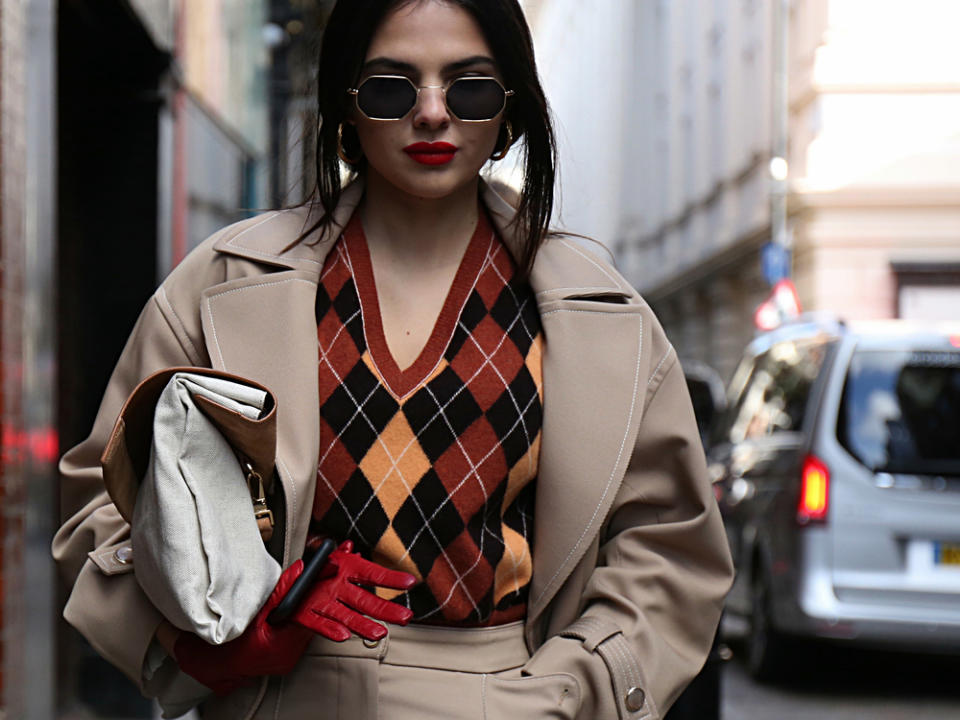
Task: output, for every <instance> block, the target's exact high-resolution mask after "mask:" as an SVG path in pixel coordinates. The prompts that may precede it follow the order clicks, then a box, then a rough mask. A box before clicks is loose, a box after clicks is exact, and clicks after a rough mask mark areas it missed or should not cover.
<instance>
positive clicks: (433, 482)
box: [393, 468, 463, 576]
mask: <svg viewBox="0 0 960 720" xmlns="http://www.w3.org/2000/svg"><path fill="white" fill-rule="evenodd" d="M437 508H439V509H437ZM431 515H433V517H432V518H431V517H430V516H431ZM393 529H394V531H395V532H396V533H397V536H398V537H399V538H400V540H401V542H403V544H404V546H405V547H406V548H407V549H408V550H409V552H410V557H411V559H412V560H413V561H414V562H415V563H416V565H417V568H418V569H419V570H420V572H421V573H422V574H423V575H424V576H426V575H427V573H428V572H430V568H431V567H433V562H434V560H436V559H437V557H438V556H439V555H441V554H442V552H443V549H444V548H445V547H446V546H447V545H449V544H450V543H451V542H453V541H454V540H455V539H456V537H457V535H459V534H460V532H461V531H462V530H463V519H462V518H461V517H460V513H458V512H457V509H456V507H454V505H453V503H452V502H450V500H449V496H448V495H447V489H446V488H445V487H444V486H443V482H441V480H440V478H439V477H437V474H436V473H435V472H434V471H433V469H432V468H431V469H430V470H428V471H427V472H426V474H425V475H424V476H423V477H422V478H421V479H420V482H418V483H417V486H416V487H415V488H414V489H413V492H412V493H411V495H410V497H408V498H407V499H406V500H405V501H404V503H403V505H401V506H400V509H399V510H398V511H397V515H396V517H394V519H393Z"/></svg>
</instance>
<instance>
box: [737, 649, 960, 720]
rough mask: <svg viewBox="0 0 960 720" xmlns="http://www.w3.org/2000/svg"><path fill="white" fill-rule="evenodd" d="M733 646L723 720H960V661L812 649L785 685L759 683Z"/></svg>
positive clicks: (959, 658) (798, 657) (801, 654)
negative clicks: (748, 670) (750, 674)
mask: <svg viewBox="0 0 960 720" xmlns="http://www.w3.org/2000/svg"><path fill="white" fill-rule="evenodd" d="M731 648H732V650H733V653H734V657H733V659H732V660H730V661H728V662H727V663H725V664H724V666H723V690H722V692H723V703H722V705H723V712H722V715H721V717H722V719H723V720H960V672H958V671H960V656H954V657H953V658H945V657H928V656H919V657H918V656H914V655H899V654H894V653H879V652H867V651H851V650H846V649H842V650H841V649H838V648H833V647H829V646H828V647H820V648H815V649H809V648H808V649H805V650H801V651H798V653H797V655H796V661H797V662H796V667H795V670H794V671H793V672H792V673H791V674H790V677H789V679H788V680H786V681H784V682H781V683H779V684H771V685H761V684H758V683H756V682H754V681H753V680H752V679H751V678H750V677H749V675H747V672H746V670H745V668H744V665H743V662H742V654H743V650H742V648H741V647H740V646H738V645H737V644H734V645H732V646H731ZM738 656H740V657H738Z"/></svg>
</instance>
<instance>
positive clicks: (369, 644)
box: [363, 638, 380, 650]
mask: <svg viewBox="0 0 960 720" xmlns="http://www.w3.org/2000/svg"><path fill="white" fill-rule="evenodd" d="M363 646H364V647H368V648H370V649H371V650H373V649H374V648H376V647H379V646H380V641H379V640H371V639H370V638H364V639H363Z"/></svg>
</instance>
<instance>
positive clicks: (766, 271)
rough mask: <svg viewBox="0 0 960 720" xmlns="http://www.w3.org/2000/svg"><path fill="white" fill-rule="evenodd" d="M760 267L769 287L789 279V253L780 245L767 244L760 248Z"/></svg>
mask: <svg viewBox="0 0 960 720" xmlns="http://www.w3.org/2000/svg"><path fill="white" fill-rule="evenodd" d="M760 267H761V269H762V270H763V277H764V279H765V280H766V281H767V282H768V283H769V284H770V285H776V284H777V283H778V282H780V281H781V280H783V279H784V278H786V277H790V251H789V250H787V249H786V248H785V247H784V246H783V245H781V244H780V243H773V242H769V243H767V244H766V245H764V246H763V247H762V248H760Z"/></svg>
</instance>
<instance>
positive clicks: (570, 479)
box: [203, 183, 648, 645]
mask: <svg viewBox="0 0 960 720" xmlns="http://www.w3.org/2000/svg"><path fill="white" fill-rule="evenodd" d="M362 192H363V188H362V185H360V184H359V183H353V184H351V185H349V186H348V187H346V188H345V189H344V192H343V196H342V198H341V202H340V204H339V206H338V207H337V209H336V212H335V219H336V228H335V229H334V230H333V231H331V232H327V233H326V234H325V235H323V236H316V237H313V238H308V242H307V243H301V244H299V245H297V246H295V247H294V248H292V249H290V250H286V251H285V250H284V248H285V247H286V246H287V245H289V243H290V241H291V239H292V238H295V237H297V236H298V235H299V234H300V233H301V232H302V231H303V230H304V229H305V228H306V227H309V224H310V223H311V222H312V221H313V220H314V218H312V217H310V216H308V214H307V212H306V211H305V210H303V209H296V210H284V211H279V212H274V213H269V214H267V215H265V216H260V217H259V218H254V219H253V220H250V221H247V222H245V223H242V224H240V225H238V226H234V228H233V229H232V230H228V231H227V232H225V233H224V234H223V235H222V236H221V237H220V238H219V239H218V240H217V241H216V243H215V245H214V248H215V249H216V250H218V251H220V252H222V253H227V254H230V255H234V256H237V257H242V258H246V259H249V260H255V261H257V262H258V263H267V264H270V265H274V266H277V267H280V268H285V269H286V271H282V272H276V273H270V274H266V275H264V274H263V273H258V274H254V275H251V276H249V277H245V278H240V279H236V280H230V281H228V282H226V283H223V284H221V285H217V286H215V287H213V288H209V289H208V290H207V291H206V292H205V293H204V298H203V304H204V307H203V327H204V334H205V339H206V343H207V349H208V351H209V354H210V357H211V358H212V361H213V365H214V367H215V368H217V369H221V370H226V371H228V372H232V373H235V374H237V375H241V376H245V377H250V378H251V379H254V380H256V381H258V382H260V383H262V384H264V385H266V386H267V387H269V388H270V389H271V390H273V392H274V394H275V395H276V396H277V398H278V448H277V456H278V460H277V464H278V468H279V470H280V477H281V480H283V484H284V490H285V493H286V499H287V518H288V526H289V527H291V528H292V531H291V532H288V533H287V538H286V547H285V553H284V557H285V561H286V562H290V561H291V560H292V559H293V558H294V557H296V556H297V554H298V552H299V551H298V548H302V547H303V543H304V541H305V537H306V529H307V526H308V524H309V517H310V513H311V510H312V498H313V491H314V485H315V483H316V457H317V452H318V442H319V440H318V434H319V425H318V422H319V421H318V417H317V409H316V402H317V400H316V398H317V372H316V367H317V362H318V357H317V348H316V321H315V318H314V309H313V305H314V300H315V295H316V285H317V282H318V278H319V273H320V269H321V268H322V265H323V261H324V259H325V257H326V254H327V252H328V251H329V249H330V247H331V246H332V244H333V241H334V240H335V239H336V238H337V237H338V236H339V234H340V229H341V228H342V227H343V226H344V225H345V224H346V222H347V221H348V220H349V218H350V216H351V215H352V214H353V212H354V210H355V209H356V207H357V205H358V203H359V201H360V198H361V196H362ZM482 193H483V195H482V197H483V200H484V202H485V204H486V206H487V209H488V210H489V212H490V216H491V218H492V220H493V222H494V224H495V225H496V226H497V228H498V230H499V231H500V233H501V237H503V239H504V242H505V243H506V244H507V245H508V247H513V248H515V247H516V239H515V235H514V233H513V230H512V227H513V226H512V224H511V221H512V220H513V216H514V212H513V208H512V207H511V206H510V205H509V204H508V203H507V202H506V201H505V200H504V199H503V198H502V197H501V196H500V195H498V194H497V193H496V192H495V191H494V190H493V189H492V188H491V187H489V185H486V184H484V186H483V190H482ZM530 284H531V287H532V288H533V290H534V292H535V293H536V298H537V305H538V308H539V311H540V316H541V322H542V326H543V329H544V334H545V337H546V345H545V351H544V355H543V378H544V416H543V433H542V436H541V452H540V473H539V477H538V481H537V482H538V486H537V500H536V508H535V513H536V514H535V517H536V522H535V524H534V525H535V537H534V550H535V552H534V574H533V581H532V585H531V591H530V599H529V604H528V615H527V620H528V629H531V631H532V628H533V627H535V621H536V620H537V618H539V617H540V616H541V615H542V614H543V611H544V609H545V608H546V606H547V605H548V604H549V602H550V600H551V599H552V598H553V597H554V596H555V594H556V592H557V591H558V590H559V588H560V587H561V586H562V585H563V582H564V581H565V579H566V578H567V577H569V575H570V573H571V572H572V571H573V569H574V568H575V567H576V565H577V563H578V562H579V561H580V560H581V558H582V557H583V556H584V554H585V553H586V552H587V550H588V548H589V547H590V545H591V544H592V543H593V542H594V540H595V539H596V537H597V535H598V533H599V531H600V527H601V524H602V523H603V522H604V520H605V518H606V515H607V513H608V511H609V509H610V507H611V505H612V503H613V500H614V497H615V495H616V493H617V490H618V489H619V486H620V482H621V480H622V478H623V475H624V472H625V470H626V466H627V462H628V460H629V456H630V452H631V449H632V444H633V440H634V439H635V437H636V433H637V429H638V426H639V418H640V414H641V407H640V403H641V402H642V398H643V395H644V393H643V392H641V391H639V389H641V388H642V387H643V386H642V385H641V381H642V380H643V378H641V373H642V365H641V357H642V356H643V355H644V354H643V350H644V349H645V348H644V347H643V342H644V340H643V339H644V336H645V335H646V333H645V328H644V318H645V313H644V312H643V310H644V308H645V305H644V304H643V301H642V300H641V299H640V298H639V296H638V295H637V294H636V292H635V291H634V290H633V289H632V288H630V286H629V285H628V284H627V283H626V281H624V280H623V279H622V278H621V277H620V276H619V274H618V273H617V272H616V271H615V270H614V269H613V268H612V267H610V266H609V265H607V264H606V263H604V262H602V261H601V260H599V259H598V258H596V257H594V256H592V255H591V254H590V253H588V252H587V251H585V250H584V249H583V248H582V247H581V246H579V245H577V244H576V243H574V242H572V241H571V240H569V239H567V238H563V237H555V238H552V239H550V240H548V241H547V242H546V243H545V244H544V246H543V247H542V248H541V249H540V251H539V252H538V253H537V258H536V261H535V263H534V266H533V270H532V272H531V276H530ZM647 336H648V335H647ZM278 348H283V351H282V352H278V350H277V349H278ZM530 642H531V645H532V644H533V643H534V641H533V640H531V641H530Z"/></svg>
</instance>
